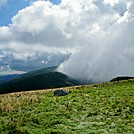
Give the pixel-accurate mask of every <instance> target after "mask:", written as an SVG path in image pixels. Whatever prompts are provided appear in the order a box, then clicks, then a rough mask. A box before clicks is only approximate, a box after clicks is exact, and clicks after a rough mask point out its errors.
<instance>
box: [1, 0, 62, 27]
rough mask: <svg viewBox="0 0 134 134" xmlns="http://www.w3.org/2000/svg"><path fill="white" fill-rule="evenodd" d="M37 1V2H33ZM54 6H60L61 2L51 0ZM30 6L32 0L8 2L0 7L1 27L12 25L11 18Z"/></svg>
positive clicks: (12, 0)
mask: <svg viewBox="0 0 134 134" xmlns="http://www.w3.org/2000/svg"><path fill="white" fill-rule="evenodd" d="M32 1H36V0H32ZM50 1H51V2H52V3H53V4H59V3H60V0H50ZM29 5H30V0H7V3H6V4H4V5H2V6H0V26H7V25H9V24H11V18H12V17H13V16H14V15H16V14H17V12H18V11H19V10H21V9H23V8H25V7H26V6H29Z"/></svg>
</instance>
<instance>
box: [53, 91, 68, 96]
mask: <svg viewBox="0 0 134 134" xmlns="http://www.w3.org/2000/svg"><path fill="white" fill-rule="evenodd" d="M65 95H68V92H67V91H65V90H55V91H54V96H65Z"/></svg>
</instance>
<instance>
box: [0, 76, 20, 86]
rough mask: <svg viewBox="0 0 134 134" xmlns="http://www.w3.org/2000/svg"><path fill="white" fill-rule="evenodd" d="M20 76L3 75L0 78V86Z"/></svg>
mask: <svg viewBox="0 0 134 134" xmlns="http://www.w3.org/2000/svg"><path fill="white" fill-rule="evenodd" d="M18 76H20V74H11V75H3V76H0V84H1V83H4V82H7V81H9V80H11V79H14V78H16V77H18Z"/></svg>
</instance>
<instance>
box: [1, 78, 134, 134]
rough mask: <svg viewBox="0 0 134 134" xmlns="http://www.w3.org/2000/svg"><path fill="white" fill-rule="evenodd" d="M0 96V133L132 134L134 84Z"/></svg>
mask: <svg viewBox="0 0 134 134" xmlns="http://www.w3.org/2000/svg"><path fill="white" fill-rule="evenodd" d="M65 89H66V90H71V93H69V94H68V95H67V96H60V97H55V96H53V91H50V90H48V91H35V92H34V91H33V92H22V93H12V94H5V95H0V133H1V134H101V133H102V134H105V133H111V134H114V133H115V134H117V133H123V134H133V133H134V81H133V80H128V81H122V82H110V83H102V84H94V85H86V86H80V87H70V88H69V87H68V88H65Z"/></svg>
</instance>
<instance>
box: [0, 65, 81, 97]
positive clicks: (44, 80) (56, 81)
mask: <svg viewBox="0 0 134 134" xmlns="http://www.w3.org/2000/svg"><path fill="white" fill-rule="evenodd" d="M78 84H79V83H78V82H77V81H76V80H74V79H72V78H69V77H68V76H66V75H65V74H62V73H60V72H56V67H50V68H44V69H39V70H35V71H32V72H29V73H26V74H23V75H21V76H19V77H17V78H15V79H12V80H10V81H8V82H5V83H2V84H1V85H0V93H1V94H2V93H11V92H20V91H28V90H37V89H48V88H56V87H66V86H72V85H78Z"/></svg>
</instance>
